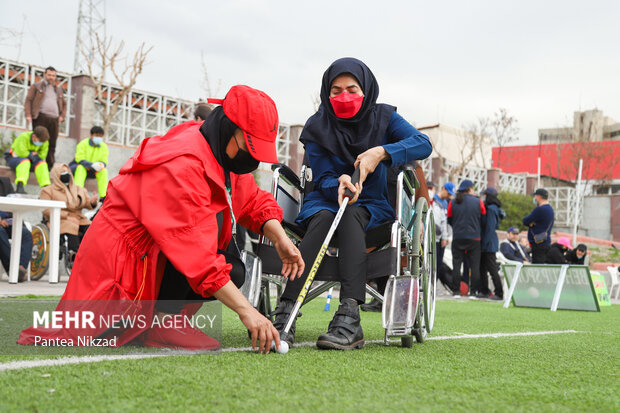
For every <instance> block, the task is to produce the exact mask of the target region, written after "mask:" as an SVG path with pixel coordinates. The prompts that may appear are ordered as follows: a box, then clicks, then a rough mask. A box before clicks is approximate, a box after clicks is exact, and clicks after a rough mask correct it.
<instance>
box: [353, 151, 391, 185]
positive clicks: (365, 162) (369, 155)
mask: <svg viewBox="0 0 620 413" xmlns="http://www.w3.org/2000/svg"><path fill="white" fill-rule="evenodd" d="M388 158H389V155H388V153H387V152H386V151H385V149H384V148H383V146H375V147H374V148H370V149H368V150H367V151H366V152H363V153H360V154H359V155H358V156H357V159H356V160H355V163H354V164H353V166H355V167H356V168H357V167H358V166H359V168H360V183H362V184H363V183H364V181H365V180H366V177H367V176H368V174H371V173H373V172H374V171H375V169H376V168H377V165H379V162H381V161H384V160H386V159H388Z"/></svg>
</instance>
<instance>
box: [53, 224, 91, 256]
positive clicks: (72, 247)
mask: <svg viewBox="0 0 620 413" xmlns="http://www.w3.org/2000/svg"><path fill="white" fill-rule="evenodd" d="M88 228H90V225H80V229H79V230H78V234H77V235H73V234H60V235H61V236H63V237H66V239H67V244H68V247H69V251H73V252H77V250H78V249H79V248H80V244H81V243H82V238H84V234H86V231H87V230H88Z"/></svg>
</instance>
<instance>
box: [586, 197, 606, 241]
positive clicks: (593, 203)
mask: <svg viewBox="0 0 620 413" xmlns="http://www.w3.org/2000/svg"><path fill="white" fill-rule="evenodd" d="M583 212H584V213H583V221H582V222H581V223H580V225H579V227H580V231H579V233H580V234H581V233H583V235H587V236H588V237H595V238H602V239H611V226H610V223H611V197H609V196H606V195H598V196H586V197H585V198H584V211H583Z"/></svg>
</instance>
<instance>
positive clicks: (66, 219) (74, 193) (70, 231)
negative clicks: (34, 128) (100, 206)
mask: <svg viewBox="0 0 620 413" xmlns="http://www.w3.org/2000/svg"><path fill="white" fill-rule="evenodd" d="M50 181H51V185H48V186H46V187H45V188H43V189H41V195H39V198H40V199H50V200H53V201H64V202H65V203H66V204H67V207H66V208H64V209H63V210H62V211H61V212H60V235H61V242H63V241H64V240H66V241H67V244H68V250H69V251H67V253H70V254H72V256H75V253H76V252H77V250H78V248H79V246H80V242H81V240H82V238H83V237H84V234H85V233H86V230H87V229H88V227H89V225H90V220H89V219H88V218H86V217H85V216H84V214H82V209H84V208H86V209H93V208H95V207H96V206H97V202H98V197H97V194H93V196H90V195H89V194H88V191H87V190H86V189H84V188H82V187H80V186H77V185H75V183H74V182H73V175H72V174H71V169H69V166H68V165H66V164H56V165H54V167H53V168H52V171H51V172H50ZM43 217H44V220H45V221H46V222H49V218H50V211H49V209H46V210H45V211H43Z"/></svg>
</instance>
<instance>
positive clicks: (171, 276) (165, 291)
mask: <svg viewBox="0 0 620 413" xmlns="http://www.w3.org/2000/svg"><path fill="white" fill-rule="evenodd" d="M217 253H218V254H222V255H223V256H224V257H225V258H226V262H227V263H228V264H232V266H233V267H232V269H231V270H230V279H231V281H232V282H233V283H234V284H235V285H236V286H237V288H241V286H242V285H243V283H244V282H245V266H244V265H243V261H241V259H240V258H239V257H238V256H237V255H236V254H232V253H230V252H226V251H222V250H217ZM184 300H192V301H210V300H214V298H213V297H209V298H205V297H203V296H201V295H200V294H197V293H196V292H195V291H194V290H193V289H192V287H191V286H190V285H189V282H188V281H187V278H186V277H185V275H183V274H182V273H181V272H180V271H179V270H177V269H176V268H175V267H174V265H172V263H171V262H170V260H168V262H166V268H165V269H164V277H163V278H162V280H161V288H160V289H159V296H158V297H157V304H156V307H157V310H159V311H161V312H162V313H168V314H178V313H180V312H181V310H182V309H183V301H184Z"/></svg>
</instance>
